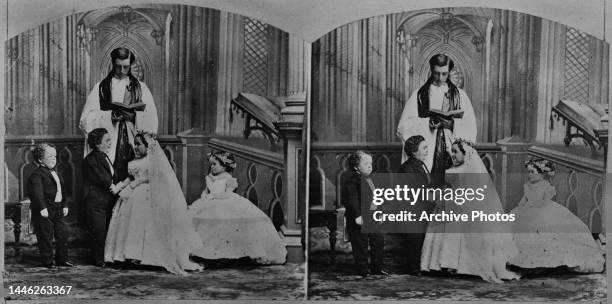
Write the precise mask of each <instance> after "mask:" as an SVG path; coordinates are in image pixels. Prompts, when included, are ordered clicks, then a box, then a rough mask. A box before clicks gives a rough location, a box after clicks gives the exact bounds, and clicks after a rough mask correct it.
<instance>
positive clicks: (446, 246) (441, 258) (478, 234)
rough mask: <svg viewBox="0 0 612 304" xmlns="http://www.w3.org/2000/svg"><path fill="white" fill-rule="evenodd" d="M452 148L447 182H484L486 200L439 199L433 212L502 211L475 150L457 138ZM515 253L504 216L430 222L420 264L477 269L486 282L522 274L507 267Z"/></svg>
mask: <svg viewBox="0 0 612 304" xmlns="http://www.w3.org/2000/svg"><path fill="white" fill-rule="evenodd" d="M451 152H452V159H453V164H454V167H452V168H450V169H448V170H447V171H446V174H447V175H446V177H447V182H449V183H450V184H451V187H452V188H453V189H457V188H464V189H468V188H472V189H475V188H478V187H483V185H486V187H487V189H486V192H485V196H484V200H482V201H481V202H478V201H476V200H474V201H466V202H465V203H463V204H462V205H457V204H456V203H455V202H453V201H449V202H439V203H438V205H437V206H436V210H434V213H439V212H440V211H442V210H445V211H446V212H449V211H453V212H454V213H455V214H459V213H465V214H468V217H469V219H470V220H471V214H472V211H482V212H484V213H485V214H491V213H493V214H494V213H496V212H499V213H504V211H503V208H502V205H501V202H500V200H499V196H498V195H497V191H495V185H494V184H493V183H492V181H491V179H490V177H489V175H488V172H487V170H486V168H485V166H484V164H483V163H482V160H481V159H480V157H479V156H478V153H477V152H476V150H474V148H472V147H471V146H470V145H468V144H467V143H465V142H463V141H455V142H454V143H453V145H452V149H451ZM516 253H517V248H516V246H515V244H514V242H513V240H512V234H511V226H510V225H506V224H504V223H503V222H500V221H496V222H483V221H467V222H461V221H457V222H430V223H429V226H428V227H427V233H426V235H425V241H424V242H423V249H422V255H421V270H423V271H429V270H438V271H444V270H445V271H449V272H451V273H459V274H468V275H476V276H480V277H481V278H482V279H483V280H485V281H488V282H495V283H501V282H502V280H509V279H518V278H519V277H520V276H519V275H518V274H516V273H514V272H511V271H509V270H507V269H506V263H507V262H508V261H509V260H510V259H511V258H512V257H513V256H514V255H516Z"/></svg>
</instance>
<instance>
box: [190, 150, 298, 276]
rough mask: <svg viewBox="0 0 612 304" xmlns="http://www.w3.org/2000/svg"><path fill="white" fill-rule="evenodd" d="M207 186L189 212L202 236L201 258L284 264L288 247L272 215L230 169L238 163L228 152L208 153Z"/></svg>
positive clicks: (197, 252)
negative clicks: (241, 189)
mask: <svg viewBox="0 0 612 304" xmlns="http://www.w3.org/2000/svg"><path fill="white" fill-rule="evenodd" d="M208 156H209V161H210V173H209V174H208V175H206V189H204V191H203V192H202V196H201V198H200V199H198V200H196V201H195V202H194V203H193V204H192V205H191V206H190V207H189V211H190V213H191V215H192V216H193V224H194V226H195V227H196V231H197V232H198V234H199V235H200V238H201V243H202V246H201V247H200V248H199V249H198V250H197V251H196V254H197V255H198V256H199V257H203V258H205V259H209V260H218V259H239V258H246V257H248V258H251V259H252V260H254V261H255V262H258V263H260V264H282V263H284V262H285V259H286V256H287V250H286V248H285V244H284V242H283V240H282V239H281V237H280V236H279V234H278V232H277V231H276V228H275V227H274V225H273V224H272V221H271V220H270V218H269V217H268V216H267V215H266V214H265V213H264V212H263V211H261V210H260V209H259V208H258V207H257V206H255V205H254V204H253V203H252V202H250V201H249V200H248V199H246V198H244V197H242V196H240V195H238V194H236V193H234V190H235V189H236V188H237V187H238V183H237V181H236V179H235V178H233V177H232V176H231V175H230V172H231V171H232V170H233V169H234V168H236V162H235V161H234V158H233V156H232V155H231V154H229V153H227V152H214V153H211V154H209V155H208Z"/></svg>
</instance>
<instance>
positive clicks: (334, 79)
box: [312, 8, 609, 143]
mask: <svg viewBox="0 0 612 304" xmlns="http://www.w3.org/2000/svg"><path fill="white" fill-rule="evenodd" d="M428 16H432V17H428ZM443 16H452V17H450V20H455V21H452V22H451V21H449V22H448V23H445V22H444V20H448V19H444V18H443ZM456 20H461V21H462V22H461V23H459V22H456ZM488 22H490V25H488ZM566 30H567V27H565V26H563V25H561V24H558V23H555V22H552V21H548V20H544V19H541V18H539V17H534V16H531V15H527V14H523V13H518V12H512V11H506V10H499V9H485V8H453V9H437V10H423V11H414V12H408V13H399V14H391V15H385V16H379V17H373V18H368V19H363V20H360V21H357V22H354V23H351V24H347V25H344V26H342V27H339V28H337V29H336V30H334V31H332V32H330V33H328V34H327V35H325V36H323V37H321V38H320V39H319V40H318V41H316V42H315V43H314V44H313V94H312V97H313V100H312V117H313V124H312V134H313V141H320V142H395V141H397V138H396V137H395V128H396V126H397V123H398V121H399V117H400V115H401V110H402V108H403V104H404V102H405V100H407V99H408V97H409V95H410V93H412V92H413V91H414V90H416V89H418V87H419V86H420V85H421V84H422V83H423V82H424V80H425V79H426V77H427V74H428V71H427V69H428V66H427V60H428V59H429V57H430V56H431V55H432V54H434V53H436V52H442V53H446V54H449V55H450V56H451V58H453V59H454V61H455V65H456V66H458V69H457V71H456V74H458V76H456V75H452V76H453V77H457V78H458V79H461V80H462V82H463V83H462V84H463V85H464V89H465V90H466V92H467V94H468V96H470V98H471V100H472V103H473V105H474V108H475V112H476V116H477V124H478V137H477V141H478V142H496V141H497V140H500V139H502V138H506V137H509V136H515V137H518V138H521V139H522V140H525V141H528V142H534V141H537V142H543V143H562V139H563V135H564V133H563V130H564V127H563V126H562V125H561V124H560V123H558V124H557V125H555V126H554V127H553V128H552V129H550V120H549V117H550V108H551V107H552V106H554V105H556V103H557V102H558V101H559V99H562V98H571V99H577V98H576V97H575V95H576V94H571V92H568V91H571V89H569V90H568V89H567V85H565V84H564V82H565V78H571V77H572V76H571V75H569V76H567V75H565V71H566V61H565V54H566V53H567V51H566V43H565V35H566ZM400 36H402V37H401V38H400ZM586 36H588V35H586ZM381 37H385V38H386V39H383V38H381ZM584 41H585V43H586V44H585V47H584V48H585V49H586V50H585V52H586V55H585V56H587V57H588V58H589V59H588V60H586V61H584V62H586V66H585V67H584V71H582V73H583V74H584V75H585V77H588V78H587V79H588V80H586V81H582V83H583V85H584V88H583V89H582V88H581V89H580V90H582V91H584V93H583V94H582V95H584V96H585V97H584V98H582V99H580V101H583V102H587V103H591V104H605V103H607V98H608V96H609V92H608V85H607V83H608V75H607V74H608V71H607V69H605V67H607V66H608V59H607V56H608V53H609V52H608V46H607V44H606V43H604V42H602V41H601V40H598V39H596V38H593V37H591V36H588V38H586V39H585V40H584ZM395 50H398V51H395ZM602 67H604V68H602ZM567 69H570V68H567ZM381 92H382V93H381ZM328 126H333V129H334V130H335V131H334V132H329V131H326V130H328ZM559 130H560V131H559Z"/></svg>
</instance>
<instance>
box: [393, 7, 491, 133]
mask: <svg viewBox="0 0 612 304" xmlns="http://www.w3.org/2000/svg"><path fill="white" fill-rule="evenodd" d="M492 15H493V12H489V10H487V9H481V8H447V9H432V10H427V11H418V12H411V13H406V14H404V15H403V16H402V19H401V22H400V26H399V27H398V34H397V35H398V37H400V38H399V39H403V40H404V41H405V42H406V43H407V47H406V51H407V56H406V57H405V58H406V66H407V67H408V69H407V73H408V75H406V87H407V88H408V90H407V91H408V92H413V91H414V90H416V89H418V88H419V87H420V86H421V85H422V84H423V83H425V81H426V80H427V78H428V77H429V74H430V71H429V59H430V58H431V56H433V55H435V54H439V53H442V54H446V55H448V56H449V57H450V58H451V59H452V60H453V62H454V64H455V65H454V66H455V68H454V69H453V71H452V72H451V75H450V77H451V80H452V81H453V83H455V84H456V85H457V86H458V87H460V88H462V89H464V90H465V91H466V93H467V94H468V96H469V97H470V99H471V101H472V105H473V107H474V111H475V114H476V119H477V121H478V123H479V129H480V130H482V128H481V127H480V124H481V123H482V122H483V121H484V119H483V118H484V115H486V113H482V109H483V103H484V99H485V98H484V97H485V96H486V85H485V84H486V81H487V79H486V77H487V73H486V72H485V71H486V61H487V56H488V55H487V54H488V53H489V52H490V43H488V39H486V35H487V33H488V32H489V31H488V30H489V29H488V27H489V26H490V25H489V21H490V20H491V17H492ZM482 138H483V137H482V134H478V138H477V141H482Z"/></svg>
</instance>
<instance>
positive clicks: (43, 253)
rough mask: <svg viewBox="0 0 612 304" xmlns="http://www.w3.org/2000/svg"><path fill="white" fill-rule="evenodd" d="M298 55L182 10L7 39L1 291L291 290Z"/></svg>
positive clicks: (237, 19)
mask: <svg viewBox="0 0 612 304" xmlns="http://www.w3.org/2000/svg"><path fill="white" fill-rule="evenodd" d="M18 5H20V3H17V2H14V1H9V2H8V6H9V7H8V10H9V11H11V10H12V9H15V8H16V6H18ZM30 9H35V8H34V7H30ZM306 47H310V45H309V44H305V43H304V42H303V40H302V39H300V38H298V37H296V36H295V35H292V34H289V33H287V32H285V31H283V30H280V29H278V28H276V27H274V26H271V25H269V24H267V23H265V22H262V21H260V20H257V19H254V18H249V17H246V16H243V15H239V14H235V13H230V12H227V11H222V10H217V9H210V8H205V7H197V6H187V5H180V4H133V5H132V4H129V5H121V6H107V7H103V8H96V9H92V10H88V11H83V12H74V13H71V14H69V15H67V16H57V17H56V18H54V20H52V21H49V22H41V23H39V24H36V26H35V27H33V28H29V29H27V30H25V31H23V32H20V33H18V34H16V35H15V36H12V37H10V38H9V39H8V40H7V41H6V43H5V48H6V52H5V53H4V54H5V56H4V59H3V60H4V61H5V71H4V75H5V78H4V80H3V81H4V82H5V84H4V88H5V91H4V92H5V94H4V97H5V116H4V121H5V127H6V136H5V140H4V156H5V159H4V168H5V170H4V178H5V183H4V187H5V188H4V191H5V217H4V218H5V221H4V223H5V225H4V226H5V234H4V237H5V238H4V244H5V247H4V248H5V250H4V269H5V274H4V287H5V290H6V291H7V292H6V297H7V299H9V300H26V299H39V300H40V299H44V300H46V299H59V300H69V299H117V300H125V299H127V300H130V299H166V300H168V299H171V300H180V299H236V300H251V299H266V300H301V299H303V298H304V295H305V257H304V248H305V243H304V237H303V226H304V225H305V217H304V212H305V210H306V207H305V201H304V198H303V192H302V193H298V184H300V183H303V180H304V179H305V172H304V171H303V170H302V169H300V168H304V165H303V163H304V158H303V155H304V152H303V151H304V144H303V143H304V135H303V131H302V130H303V123H304V114H305V113H304V110H305V101H306V100H305V98H306V93H307V92H306V91H305V88H306V87H307V86H306V85H305V83H304V81H305V79H306V78H304V77H303V74H304V69H303V67H304V66H305V64H304V62H305V61H307V60H309V58H306V57H305V56H304V54H308V52H305V51H304V48H306ZM306 66H309V65H306ZM302 191H303V189H302Z"/></svg>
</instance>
